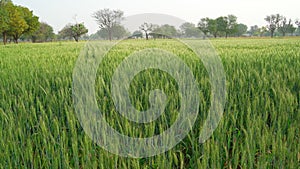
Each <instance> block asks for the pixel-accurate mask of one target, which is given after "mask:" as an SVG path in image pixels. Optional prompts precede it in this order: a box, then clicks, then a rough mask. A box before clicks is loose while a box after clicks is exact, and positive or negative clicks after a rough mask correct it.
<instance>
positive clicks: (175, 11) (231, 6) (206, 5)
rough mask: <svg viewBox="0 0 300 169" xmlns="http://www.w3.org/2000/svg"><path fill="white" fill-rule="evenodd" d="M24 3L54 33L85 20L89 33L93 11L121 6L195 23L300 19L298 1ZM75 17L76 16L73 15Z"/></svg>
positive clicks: (19, 1) (18, 0)
mask: <svg viewBox="0 0 300 169" xmlns="http://www.w3.org/2000/svg"><path fill="white" fill-rule="evenodd" d="M13 2H14V3H15V4H19V5H22V6H26V7H28V8H30V9H31V10H33V11H34V14H35V15H37V16H39V17H40V21H43V22H47V23H48V24H50V25H51V26H52V27H53V28H54V31H55V32H56V33H57V32H58V31H59V30H61V29H62V28H63V27H64V26H65V25H66V24H68V23H75V22H76V21H75V18H77V22H84V23H85V25H86V26H87V28H88V29H89V34H91V33H95V32H96V31H97V30H98V26H97V24H96V22H95V21H94V19H93V18H92V17H91V16H92V14H93V13H94V12H95V11H97V10H100V9H103V8H110V9H120V10H122V11H124V14H125V17H126V16H131V15H136V14H143V13H161V14H167V15H172V16H175V17H178V18H180V19H183V20H185V21H188V22H193V23H195V24H197V23H198V21H199V20H200V19H201V18H203V17H210V18H216V17H219V16H223V15H224V16H225V15H228V14H234V15H236V16H237V17H238V22H239V23H244V24H246V25H248V27H249V26H252V25H259V26H263V25H266V22H265V21H264V18H265V16H266V15H270V14H276V13H279V14H282V15H284V16H286V17H288V18H291V19H293V20H295V19H300V1H299V0H207V1H203V0H150V1H143V0H49V1H47V2H46V1H43V0H13ZM75 16H76V17H75Z"/></svg>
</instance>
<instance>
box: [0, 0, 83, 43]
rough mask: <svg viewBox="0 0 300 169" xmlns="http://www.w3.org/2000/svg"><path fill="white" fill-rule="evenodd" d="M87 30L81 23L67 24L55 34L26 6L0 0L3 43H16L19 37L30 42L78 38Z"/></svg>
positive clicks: (0, 25) (0, 35) (0, 24)
mask: <svg viewBox="0 0 300 169" xmlns="http://www.w3.org/2000/svg"><path fill="white" fill-rule="evenodd" d="M87 32H88V30H87V29H86V28H85V26H84V24H83V23H80V24H73V25H72V24H68V25H67V26H66V27H65V28H63V30H61V31H60V32H59V34H58V35H55V34H54V32H53V28H52V27H51V26H50V25H49V24H47V23H45V22H40V21H39V17H37V16H35V15H34V14H33V11H31V10H29V9H28V8H26V7H23V6H19V5H15V4H13V2H12V1H11V0H0V38H2V40H3V43H4V44H6V43H7V42H14V43H18V41H19V39H22V40H24V41H26V40H27V41H29V40H31V41H32V42H47V41H52V40H54V39H65V38H70V37H71V38H74V39H75V41H77V42H78V40H79V38H80V37H81V36H82V35H84V34H86V33H87Z"/></svg>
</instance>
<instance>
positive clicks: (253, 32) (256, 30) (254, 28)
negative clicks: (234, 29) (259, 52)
mask: <svg viewBox="0 0 300 169" xmlns="http://www.w3.org/2000/svg"><path fill="white" fill-rule="evenodd" d="M248 33H249V34H250V35H251V36H258V35H259V27H258V26H257V25H254V26H251V27H250V30H249V31H248Z"/></svg>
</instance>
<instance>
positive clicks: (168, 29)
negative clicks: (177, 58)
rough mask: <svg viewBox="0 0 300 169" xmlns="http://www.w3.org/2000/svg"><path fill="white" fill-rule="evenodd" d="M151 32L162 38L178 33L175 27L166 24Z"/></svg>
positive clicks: (174, 35)
mask: <svg viewBox="0 0 300 169" xmlns="http://www.w3.org/2000/svg"><path fill="white" fill-rule="evenodd" d="M152 33H154V34H156V35H159V37H162V38H169V37H176V36H177V35H178V32H177V30H176V28H175V27H174V26H171V25H168V24H165V25H162V26H160V27H157V28H155V29H153V31H152Z"/></svg>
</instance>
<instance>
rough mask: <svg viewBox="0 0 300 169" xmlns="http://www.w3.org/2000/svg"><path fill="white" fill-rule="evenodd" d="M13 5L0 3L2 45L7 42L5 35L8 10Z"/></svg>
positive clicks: (7, 27) (7, 29) (4, 2)
mask: <svg viewBox="0 0 300 169" xmlns="http://www.w3.org/2000/svg"><path fill="white" fill-rule="evenodd" d="M12 6H13V4H12V3H11V2H6V1H3V0H1V1H0V33H1V35H2V38H3V44H4V45H5V44H6V42H7V33H8V31H9V20H10V15H9V8H11V7H12Z"/></svg>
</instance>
